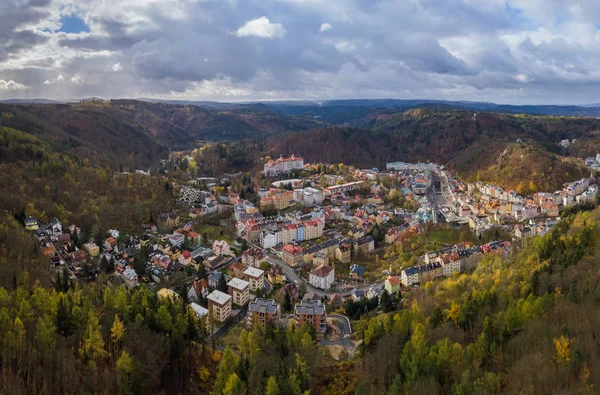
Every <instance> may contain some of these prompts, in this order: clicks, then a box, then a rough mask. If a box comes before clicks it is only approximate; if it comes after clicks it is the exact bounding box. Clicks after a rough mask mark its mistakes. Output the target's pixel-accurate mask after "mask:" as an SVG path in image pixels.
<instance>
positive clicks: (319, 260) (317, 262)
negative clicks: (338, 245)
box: [312, 250, 329, 267]
mask: <svg viewBox="0 0 600 395" xmlns="http://www.w3.org/2000/svg"><path fill="white" fill-rule="evenodd" d="M312 264H313V266H314V267H319V266H327V265H329V255H328V254H327V250H325V251H321V252H317V253H316V254H314V255H313V258H312Z"/></svg>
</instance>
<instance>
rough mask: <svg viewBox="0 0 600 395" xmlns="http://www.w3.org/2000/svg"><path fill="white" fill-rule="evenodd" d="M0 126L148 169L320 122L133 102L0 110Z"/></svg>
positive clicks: (254, 109) (248, 109) (266, 112)
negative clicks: (179, 156) (202, 144)
mask: <svg viewBox="0 0 600 395" xmlns="http://www.w3.org/2000/svg"><path fill="white" fill-rule="evenodd" d="M0 114H1V116H0V126H7V127H11V128H14V129H17V130H21V131H23V132H26V133H30V134H33V135H35V136H38V137H40V138H42V139H45V140H47V141H52V142H54V143H55V145H56V146H57V147H58V146H63V147H64V148H66V149H74V151H75V152H76V153H77V154H79V155H83V156H86V157H94V156H95V157H101V156H104V157H106V158H109V159H110V162H111V163H120V164H123V163H125V164H137V165H139V166H147V165H149V164H150V163H152V162H156V161H158V159H161V158H163V157H165V156H166V155H165V153H166V151H167V149H168V148H175V149H186V148H190V147H191V146H192V145H193V144H194V143H195V142H196V141H198V140H209V141H236V140H241V139H246V138H262V137H267V136H270V135H273V134H277V133H282V132H286V131H298V130H305V129H310V128H315V127H318V126H320V125H322V123H321V122H318V121H315V120H314V119H312V118H306V117H291V116H287V115H283V114H280V113H278V112H276V111H274V110H273V109H271V108H269V107H266V106H261V105H255V106H244V107H239V108H235V109H231V110H229V109H209V108H203V107H198V106H188V105H178V104H163V103H149V102H141V101H135V100H113V101H110V102H83V103H69V104H26V105H25V104H23V105H7V104H2V105H0Z"/></svg>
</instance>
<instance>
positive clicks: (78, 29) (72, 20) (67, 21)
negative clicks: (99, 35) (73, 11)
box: [58, 15, 90, 33]
mask: <svg viewBox="0 0 600 395" xmlns="http://www.w3.org/2000/svg"><path fill="white" fill-rule="evenodd" d="M60 22H61V23H62V27H61V28H60V29H59V30H58V31H59V32H63V33H89V32H90V28H89V26H88V25H86V24H85V22H84V21H83V19H81V18H78V17H76V16H75V15H69V16H64V17H62V19H61V20H60Z"/></svg>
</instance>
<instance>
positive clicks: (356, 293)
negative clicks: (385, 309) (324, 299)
mask: <svg viewBox="0 0 600 395" xmlns="http://www.w3.org/2000/svg"><path fill="white" fill-rule="evenodd" d="M350 296H351V297H352V299H353V300H354V301H355V302H360V301H361V300H363V299H364V298H365V291H363V290H362V289H360V288H354V289H353V290H352V291H351V292H350Z"/></svg>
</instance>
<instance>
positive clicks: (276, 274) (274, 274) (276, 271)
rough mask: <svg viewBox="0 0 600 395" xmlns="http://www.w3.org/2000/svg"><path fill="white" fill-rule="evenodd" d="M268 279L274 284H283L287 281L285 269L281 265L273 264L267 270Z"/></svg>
mask: <svg viewBox="0 0 600 395" xmlns="http://www.w3.org/2000/svg"><path fill="white" fill-rule="evenodd" d="M267 280H269V282H270V283H271V284H273V285H277V284H283V283H284V282H285V275H284V274H283V269H281V268H280V267H279V266H273V267H271V268H269V270H267Z"/></svg>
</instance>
